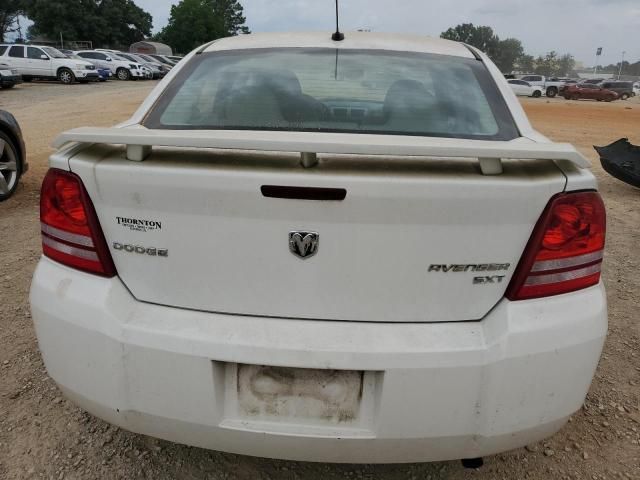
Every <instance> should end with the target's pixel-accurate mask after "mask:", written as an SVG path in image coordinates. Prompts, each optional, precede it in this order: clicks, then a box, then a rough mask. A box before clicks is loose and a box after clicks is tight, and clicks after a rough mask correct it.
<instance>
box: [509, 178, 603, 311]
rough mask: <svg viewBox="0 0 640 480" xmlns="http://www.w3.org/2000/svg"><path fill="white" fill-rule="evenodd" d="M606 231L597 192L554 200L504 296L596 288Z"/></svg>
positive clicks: (563, 195)
mask: <svg viewBox="0 0 640 480" xmlns="http://www.w3.org/2000/svg"><path fill="white" fill-rule="evenodd" d="M605 232H606V214H605V209H604V204H603V203H602V198H600V195H599V194H598V193H597V192H591V191H588V192H587V191H584V192H575V193H561V194H558V195H556V196H555V197H553V198H552V199H551V201H550V202H549V204H548V205H547V207H546V209H545V210H544V212H543V213H542V216H541V217H540V220H538V223H537V224H536V226H535V229H534V231H533V234H532V235H531V238H530V240H529V243H528V244H527V247H526V249H525V252H524V254H523V256H522V259H521V260H520V263H519V264H518V268H517V269H516V272H515V274H514V276H513V278H512V279H511V283H510V284H509V287H508V288H507V292H506V297H507V298H508V299H509V300H524V299H529V298H539V297H548V296H550V295H557V294H560V293H568V292H573V291H575V290H580V289H582V288H586V287H590V286H592V285H596V284H597V283H598V282H599V281H600V268H601V266H602V256H603V253H604V240H605Z"/></svg>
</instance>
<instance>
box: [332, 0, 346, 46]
mask: <svg viewBox="0 0 640 480" xmlns="http://www.w3.org/2000/svg"><path fill="white" fill-rule="evenodd" d="M331 40H333V41H334V42H341V41H342V40H344V33H342V32H341V31H340V16H339V13H338V0H336V31H335V33H334V34H333V35H331Z"/></svg>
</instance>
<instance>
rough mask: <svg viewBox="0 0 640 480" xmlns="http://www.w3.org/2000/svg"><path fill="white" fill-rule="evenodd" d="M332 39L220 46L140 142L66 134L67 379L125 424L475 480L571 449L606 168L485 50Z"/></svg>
mask: <svg viewBox="0 0 640 480" xmlns="http://www.w3.org/2000/svg"><path fill="white" fill-rule="evenodd" d="M333 38H334V37H332V36H331V35H330V34H328V33H323V32H309V33H260V34H251V35H239V36H236V37H230V38H224V39H220V40H217V41H216V42H213V43H208V44H206V45H204V46H202V47H199V48H197V49H196V50H194V51H193V52H192V53H191V54H189V55H188V56H187V57H185V58H184V59H183V60H181V61H180V62H179V63H178V64H177V65H176V66H175V67H174V68H173V69H172V70H171V73H170V74H169V75H167V76H166V77H165V78H164V79H163V80H161V82H160V83H159V84H158V86H157V87H156V88H155V89H154V90H153V92H152V93H151V94H150V96H149V97H148V98H147V99H146V100H145V101H144V103H143V104H142V105H141V107H140V108H139V109H138V111H137V112H136V113H135V114H134V116H133V117H132V118H130V119H129V120H127V121H126V122H125V123H123V124H120V125H119V126H118V128H104V127H100V128H98V127H84V128H79V129H75V130H72V131H69V132H66V133H63V134H62V135H61V136H60V137H59V138H58V139H57V141H56V142H55V146H56V147H58V148H60V150H59V151H58V152H56V153H54V154H53V155H52V156H51V159H50V167H51V168H50V169H49V172H48V173H47V175H46V177H45V179H44V182H43V186H42V194H41V196H40V198H41V208H40V214H41V228H42V247H43V253H44V255H43V257H42V259H41V260H40V263H39V266H38V268H37V270H36V272H35V274H34V277H33V282H32V284H31V297H30V299H31V312H32V316H33V319H34V322H35V330H36V333H37V336H38V344H39V346H40V349H41V351H42V353H43V358H44V362H45V364H46V367H47V373H48V375H49V376H50V377H51V378H52V379H53V380H55V383H56V385H57V386H59V387H60V389H61V390H62V392H63V393H64V395H65V396H67V397H68V398H69V399H71V400H72V401H73V402H75V403H76V404H77V405H78V406H80V407H82V408H84V409H85V410H87V411H88V412H90V413H92V414H94V415H96V416H98V417H100V418H103V419H105V420H106V421H108V422H111V423H113V424H116V425H118V426H119V427H121V428H125V429H127V430H131V431H134V432H138V433H143V434H146V435H152V436H156V437H160V438H163V439H166V440H171V441H175V442H181V443H187V444H191V445H196V446H199V447H206V448H211V449H214V450H221V451H226V452H233V453H239V454H245V455H254V456H263V457H273V458H286V459H290V460H299V461H316V462H318V461H322V462H348V463H354V462H355V463H371V462H377V463H379V462H386V463H397V462H423V461H436V460H451V459H456V458H458V459H464V461H463V464H464V465H465V466H477V465H479V464H480V463H481V459H480V458H479V457H482V456H484V455H491V454H494V453H498V452H502V451H505V450H509V449H514V448H520V447H523V446H525V445H529V444H531V443H534V442H538V441H540V440H543V439H544V438H547V437H549V436H550V435H552V434H554V433H555V432H556V431H558V430H559V429H560V428H561V427H562V426H563V425H564V424H565V423H566V422H567V420H568V419H569V418H570V416H571V415H573V414H574V413H575V412H576V411H578V410H580V409H581V408H582V405H583V403H584V399H585V395H586V393H587V391H588V389H589V384H590V383H591V379H592V378H593V375H594V373H595V370H596V366H597V364H598V359H599V357H600V353H601V351H602V346H603V343H604V340H605V336H606V331H607V307H606V296H605V291H604V286H603V284H602V282H601V281H600V266H601V263H602V258H603V250H604V240H605V238H604V237H605V211H604V205H603V203H602V199H601V198H600V196H599V194H598V193H597V191H596V189H597V184H596V179H595V177H594V175H593V174H592V173H591V172H589V170H588V169H587V167H589V166H590V165H591V162H589V160H587V159H586V158H585V157H583V156H582V154H580V153H579V152H578V151H577V150H576V149H575V148H574V147H572V146H571V145H568V144H557V143H553V142H551V141H550V140H547V139H546V138H544V137H543V136H542V135H540V134H539V133H537V132H536V131H535V130H533V127H532V126H531V124H530V122H529V120H528V119H527V117H526V115H525V112H524V110H523V109H522V106H521V105H520V103H519V102H518V101H517V99H516V98H515V97H514V96H513V95H512V94H511V93H509V91H508V90H507V86H506V85H505V80H504V77H503V76H502V74H501V73H500V70H499V69H498V68H497V67H496V66H495V65H494V64H493V63H492V62H491V60H490V59H489V58H488V57H487V56H486V55H484V54H483V53H481V52H479V51H477V50H476V49H474V48H473V47H469V46H467V45H464V44H461V43H457V42H452V41H449V40H444V39H440V38H430V37H419V36H409V35H398V34H393V35H386V34H381V33H368V32H351V33H348V34H347V35H345V38H344V39H343V40H341V41H337V40H334V39H333ZM505 93H506V94H508V95H505ZM443 159H445V160H443ZM560 160H564V161H560ZM503 168H504V174H503V173H502V172H503ZM321 238H322V240H320V239H321Z"/></svg>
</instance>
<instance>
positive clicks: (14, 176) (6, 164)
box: [0, 110, 29, 202]
mask: <svg viewBox="0 0 640 480" xmlns="http://www.w3.org/2000/svg"><path fill="white" fill-rule="evenodd" d="M26 155H27V154H26V151H25V147H24V139H23V137H22V131H21V130H20V125H18V122H17V121H16V119H15V117H14V116H13V115H11V114H10V113H9V112H6V111H4V110H0V202H1V201H3V200H6V199H7V198H9V197H10V196H11V195H13V193H14V192H15V191H16V188H18V182H19V180H20V177H21V176H22V175H24V174H25V173H26V172H27V170H28V169H29V165H28V164H27V160H26V158H27V157H26Z"/></svg>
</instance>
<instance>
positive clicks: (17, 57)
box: [0, 44, 100, 84]
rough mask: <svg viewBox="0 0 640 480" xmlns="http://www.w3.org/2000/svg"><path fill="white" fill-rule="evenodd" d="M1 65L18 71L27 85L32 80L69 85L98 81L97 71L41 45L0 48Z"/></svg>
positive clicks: (82, 62)
mask: <svg viewBox="0 0 640 480" xmlns="http://www.w3.org/2000/svg"><path fill="white" fill-rule="evenodd" d="M2 50H4V52H3V53H2V54H1V55H0V63H5V64H7V65H8V66H9V67H11V69H14V70H17V71H18V72H19V73H20V74H21V75H22V79H23V80H24V81H26V82H29V81H31V80H32V79H36V78H40V79H58V80H59V81H60V82H62V83H66V84H70V83H73V82H75V81H78V82H80V83H86V82H90V81H98V80H99V78H100V77H99V75H98V72H97V71H96V67H95V66H94V65H92V64H91V63H89V62H86V61H84V60H78V59H72V58H69V57H67V56H66V55H65V54H63V53H62V52H60V51H59V50H57V49H55V48H53V47H47V46H41V45H7V44H3V45H0V51H2Z"/></svg>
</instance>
